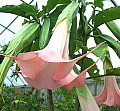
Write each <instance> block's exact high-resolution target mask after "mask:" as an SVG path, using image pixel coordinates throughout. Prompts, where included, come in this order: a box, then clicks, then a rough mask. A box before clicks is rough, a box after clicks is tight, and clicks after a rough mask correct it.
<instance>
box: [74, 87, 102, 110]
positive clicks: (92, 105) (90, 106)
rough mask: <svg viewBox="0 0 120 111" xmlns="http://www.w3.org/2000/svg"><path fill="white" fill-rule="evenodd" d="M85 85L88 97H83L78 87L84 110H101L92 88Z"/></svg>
mask: <svg viewBox="0 0 120 111" xmlns="http://www.w3.org/2000/svg"><path fill="white" fill-rule="evenodd" d="M85 87H86V96H87V97H86V98H85V97H83V96H82V95H81V94H80V93H79V90H77V89H76V90H77V94H78V99H79V102H80V106H81V108H82V111H100V109H99V107H98V105H97V103H96V101H95V99H94V97H93V95H92V94H91V92H90V90H89V89H88V87H87V85H85Z"/></svg>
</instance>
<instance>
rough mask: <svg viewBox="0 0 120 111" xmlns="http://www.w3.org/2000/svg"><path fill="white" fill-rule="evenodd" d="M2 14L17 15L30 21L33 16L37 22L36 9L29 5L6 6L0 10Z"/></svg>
mask: <svg viewBox="0 0 120 111" xmlns="http://www.w3.org/2000/svg"><path fill="white" fill-rule="evenodd" d="M0 12H5V13H11V14H15V15H18V16H22V17H25V18H27V19H30V16H32V17H33V18H34V19H35V20H37V10H36V8H35V7H34V6H32V5H29V4H27V3H22V4H20V5H6V6H3V7H1V8H0Z"/></svg>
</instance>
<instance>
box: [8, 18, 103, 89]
mask: <svg viewBox="0 0 120 111" xmlns="http://www.w3.org/2000/svg"><path fill="white" fill-rule="evenodd" d="M68 41H69V32H68V21H67V19H64V20H62V21H61V22H60V23H58V24H57V26H56V27H55V29H54V33H53V35H52V37H51V39H50V41H49V43H48V45H47V46H46V47H45V48H44V49H43V50H39V51H34V52H27V53H19V54H18V56H17V57H13V56H8V57H11V58H13V59H15V60H16V62H17V64H18V66H19V67H20V69H21V71H22V72H21V74H22V76H23V77H24V79H25V80H26V82H27V83H28V84H30V85H31V86H33V87H35V88H37V89H44V88H47V89H51V90H52V89H56V88H59V87H61V86H65V87H66V89H67V90H68V91H70V90H71V89H72V87H82V86H83V85H84V84H85V80H86V79H85V74H86V72H87V70H88V69H89V68H91V67H92V66H91V67H89V68H88V69H86V70H85V71H84V72H83V73H82V74H80V75H79V76H78V75H77V74H75V73H74V72H73V71H72V68H73V66H74V64H75V63H76V62H77V61H78V60H80V59H82V58H83V57H85V56H86V55H88V54H89V53H91V52H92V51H94V50H95V49H96V48H98V47H99V46H100V45H101V44H102V43H101V44H100V45H98V46H97V47H96V48H94V49H92V50H91V51H89V52H88V53H86V54H84V55H82V56H80V57H78V58H75V59H73V60H68ZM67 85H68V86H67Z"/></svg>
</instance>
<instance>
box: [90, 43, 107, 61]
mask: <svg viewBox="0 0 120 111" xmlns="http://www.w3.org/2000/svg"><path fill="white" fill-rule="evenodd" d="M90 49H93V48H90ZM104 51H108V45H107V44H105V43H104V44H102V45H101V46H99V47H98V48H97V49H96V50H94V51H93V54H94V55H96V56H97V57H100V55H101V54H102V53H103V52H104ZM105 56H106V53H104V54H103V55H102V57H101V60H102V61H104V59H105Z"/></svg>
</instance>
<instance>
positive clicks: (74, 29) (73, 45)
mask: <svg viewBox="0 0 120 111" xmlns="http://www.w3.org/2000/svg"><path fill="white" fill-rule="evenodd" d="M76 37H77V17H75V18H74V19H73V22H72V27H71V32H70V40H69V52H70V54H73V53H74V52H75V49H76V42H75V40H76Z"/></svg>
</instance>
